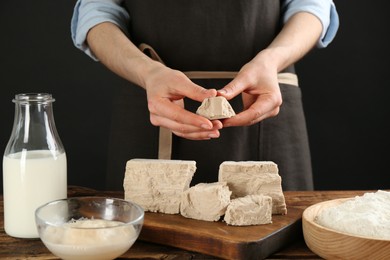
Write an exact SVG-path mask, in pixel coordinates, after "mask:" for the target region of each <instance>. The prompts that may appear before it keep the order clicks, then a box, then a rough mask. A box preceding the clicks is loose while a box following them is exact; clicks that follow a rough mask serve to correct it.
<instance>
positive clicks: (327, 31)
mask: <svg viewBox="0 0 390 260" xmlns="http://www.w3.org/2000/svg"><path fill="white" fill-rule="evenodd" d="M282 12H283V22H284V23H285V22H287V20H288V19H289V18H290V17H291V16H293V15H294V14H296V13H298V12H308V13H311V14H313V15H315V16H317V18H318V19H319V20H320V21H321V23H322V28H323V30H322V34H321V37H320V39H319V41H318V42H317V47H318V48H325V47H326V46H328V45H329V43H331V42H332V41H333V39H334V37H335V36H336V33H337V31H338V28H339V16H338V13H337V10H336V7H335V4H334V3H333V1H332V0H284V1H283V3H282Z"/></svg>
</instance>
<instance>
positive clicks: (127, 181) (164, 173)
mask: <svg viewBox="0 0 390 260" xmlns="http://www.w3.org/2000/svg"><path fill="white" fill-rule="evenodd" d="M195 171H196V162H195V161H186V160H159V159H132V160H129V161H127V163H126V172H125V178H124V181H123V187H124V193H125V200H130V201H133V202H135V203H137V204H139V205H140V206H141V207H143V208H144V210H145V211H150V212H161V213H167V214H178V213H179V212H180V199H181V195H182V193H183V192H184V191H185V190H187V189H188V188H189V186H190V183H191V180H192V177H193V176H194V173H195Z"/></svg>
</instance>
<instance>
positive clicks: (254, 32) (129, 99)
mask: <svg viewBox="0 0 390 260" xmlns="http://www.w3.org/2000/svg"><path fill="white" fill-rule="evenodd" d="M125 4H126V7H127V8H128V11H129V13H130V18H131V21H130V25H129V31H130V37H131V40H132V41H133V42H134V43H135V44H137V45H139V44H141V43H146V44H148V45H150V46H152V47H153V48H154V49H155V50H156V52H157V53H158V54H159V56H160V57H161V58H162V60H163V61H164V62H165V64H166V65H167V66H169V67H171V68H173V69H178V70H181V71H238V70H240V68H241V67H242V66H243V65H244V64H245V63H247V62H248V61H250V60H251V59H252V58H253V57H254V56H255V55H256V54H257V53H258V52H259V51H261V50H262V49H263V48H265V47H266V46H267V45H268V44H269V43H270V42H271V41H272V39H273V38H274V37H275V35H276V34H277V32H278V31H279V30H280V2H279V1H275V0H265V1H260V0H240V1H237V0H187V1H180V0H168V1H167V0H166V1H153V0H128V1H126V2H125ZM286 71H288V72H294V69H293V67H290V68H288V69H287V70H286ZM229 81H230V79H196V80H194V82H196V83H197V84H199V85H201V86H203V87H205V88H216V89H219V88H222V87H223V86H225V85H226V84H227V83H228V82H229ZM280 88H281V91H282V96H283V105H282V106H281V109H280V113H279V115H278V116H276V117H273V118H269V119H266V120H264V121H262V122H261V123H258V124H255V125H253V126H246V127H230V128H224V129H222V130H221V136H220V137H219V138H217V139H211V140H207V141H191V140H187V139H183V138H179V137H177V136H173V140H172V141H173V145H172V159H180V160H194V161H196V165H197V170H196V173H195V175H194V178H193V182H192V185H194V184H196V183H199V182H214V181H217V180H218V169H219V165H220V164H221V163H222V162H223V161H248V160H255V161H258V160H261V161H274V162H275V163H277V164H278V167H279V173H280V175H281V176H282V185H283V189H284V190H310V189H313V181H312V172H311V160H310V152H309V144H308V137H307V132H306V125H305V118H304V113H303V108H302V100H301V92H300V89H299V88H298V87H293V86H289V85H287V84H280ZM116 91H117V92H116V97H115V99H114V108H113V116H112V125H111V133H110V143H109V158H108V162H109V165H108V175H107V181H106V183H107V187H106V188H107V189H123V187H122V184H123V178H124V172H125V165H126V162H127V161H128V160H129V159H132V158H157V156H158V155H157V153H158V141H159V137H158V134H159V128H158V127H155V126H152V125H151V123H150V121H149V112H148V109H147V101H146V95H145V91H144V90H143V89H142V88H140V87H139V86H135V85H134V86H133V85H132V84H131V83H129V86H122V87H118V89H117V90H116ZM230 103H231V104H232V106H233V108H234V110H235V111H236V112H240V111H241V110H242V100H241V97H240V96H238V97H236V98H234V99H233V100H231V101H230ZM199 105H200V103H199V102H196V101H192V100H188V99H186V100H185V106H186V109H188V110H190V111H193V112H195V111H196V109H197V108H198V106H199Z"/></svg>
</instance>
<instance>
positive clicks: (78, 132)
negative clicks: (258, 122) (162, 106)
mask: <svg viewBox="0 0 390 260" xmlns="http://www.w3.org/2000/svg"><path fill="white" fill-rule="evenodd" d="M75 2H76V1H74V0H73V1H69V0H62V1H61V0H57V1H53V0H37V1H27V0H24V1H14V0H2V1H0V25H1V31H0V32H1V36H0V51H1V52H0V118H1V123H0V126H1V127H0V152H1V151H4V149H5V146H6V144H7V141H8V139H9V137H10V134H11V130H12V123H13V117H14V104H13V103H12V102H11V100H12V98H13V97H14V95H15V94H17V93H22V92H49V93H52V94H53V96H54V98H55V99H56V102H55V103H54V115H55V121H56V125H57V130H58V132H59V134H60V137H61V140H62V142H63V144H64V146H65V150H66V153H67V158H68V184H70V185H82V186H87V187H92V188H97V189H103V188H104V181H105V180H104V175H105V171H106V157H107V154H106V151H107V142H108V128H109V124H110V109H111V105H112V104H111V97H112V95H113V91H114V89H115V88H114V86H116V85H122V84H126V82H125V81H124V80H122V79H121V78H119V77H117V76H116V75H114V74H113V73H112V72H110V71H108V70H107V69H106V68H104V67H103V66H102V65H101V64H100V63H97V62H94V61H92V60H91V59H90V58H89V57H87V56H86V55H85V54H83V53H82V52H81V51H79V50H78V49H76V48H75V47H74V46H73V43H72V41H71V36H70V20H71V16H72V12H73V7H74V4H75ZM335 3H336V7H337V10H338V12H339V15H340V29H339V31H338V34H337V36H336V39H335V40H334V42H333V43H331V45H329V47H328V48H326V49H315V50H313V51H312V52H310V53H309V54H308V55H307V56H306V57H305V58H304V59H302V60H301V61H300V62H299V63H298V64H297V70H298V72H299V74H300V85H301V88H302V89H303V99H304V106H305V109H306V116H307V124H308V129H309V134H310V145H311V150H312V161H313V170H314V175H315V176H314V177H315V186H316V189H318V190H339V189H389V188H390V177H389V171H388V168H387V163H388V160H389V155H390V153H389V152H388V149H389V145H390V143H389V133H390V129H389V126H388V122H386V121H388V120H389V119H390V113H389V111H390V109H389V108H388V107H387V105H388V102H389V95H390V77H388V69H389V66H388V61H389V59H390V50H389V45H388V44H387V42H386V41H385V38H387V37H388V35H389V31H390V29H389V26H388V25H389V22H388V19H386V16H387V12H388V9H387V6H388V4H387V1H385V0H383V1H376V0H374V1H370V2H367V1H363V0H355V1H353V2H352V1H342V0H335ZM0 182H1V183H0V184H1V185H0V187H1V188H0V189H1V191H2V179H1V180H0Z"/></svg>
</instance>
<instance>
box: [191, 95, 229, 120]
mask: <svg viewBox="0 0 390 260" xmlns="http://www.w3.org/2000/svg"><path fill="white" fill-rule="evenodd" d="M196 113H197V114H198V115H201V116H204V117H206V118H208V119H210V120H214V119H224V118H229V117H232V116H234V115H236V113H235V112H234V110H233V108H232V106H231V105H230V104H229V102H228V101H227V100H226V98H224V97H222V96H218V97H211V98H206V99H205V100H203V102H202V104H201V105H200V107H199V108H198V110H197V111H196Z"/></svg>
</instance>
